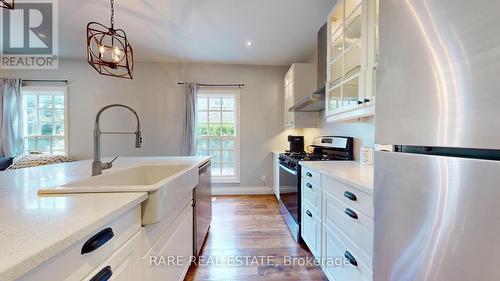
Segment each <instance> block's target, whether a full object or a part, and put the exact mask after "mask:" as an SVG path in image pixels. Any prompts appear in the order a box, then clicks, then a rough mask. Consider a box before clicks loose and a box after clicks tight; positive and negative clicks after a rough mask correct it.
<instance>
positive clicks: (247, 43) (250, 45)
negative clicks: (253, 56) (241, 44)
mask: <svg viewBox="0 0 500 281" xmlns="http://www.w3.org/2000/svg"><path fill="white" fill-rule="evenodd" d="M245 47H247V48H252V47H253V42H252V41H250V40H247V41H246V42H245Z"/></svg>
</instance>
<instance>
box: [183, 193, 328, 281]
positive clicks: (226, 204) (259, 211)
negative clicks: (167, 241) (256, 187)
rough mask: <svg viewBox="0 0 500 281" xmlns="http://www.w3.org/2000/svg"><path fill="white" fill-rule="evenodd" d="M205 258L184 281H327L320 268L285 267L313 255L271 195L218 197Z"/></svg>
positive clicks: (214, 206)
mask: <svg viewBox="0 0 500 281" xmlns="http://www.w3.org/2000/svg"><path fill="white" fill-rule="evenodd" d="M201 255H202V259H201V260H199V265H198V266H191V268H190V270H189V272H188V274H187V276H186V279H185V280H188V281H191V280H234V281H238V280H241V281H243V280H327V279H326V277H325V275H324V274H323V272H322V271H321V269H320V268H319V267H316V266H312V265H310V266H299V265H290V263H289V262H287V264H285V263H284V262H285V259H286V261H290V259H289V258H285V257H298V258H306V257H309V258H312V254H311V253H310V252H309V250H308V249H307V247H306V246H303V247H301V246H299V245H298V244H297V243H296V242H295V240H294V239H293V237H292V235H291V233H290V232H289V231H288V228H287V226H286V224H285V222H284V221H283V218H282V217H281V214H280V212H279V206H278V202H277V201H276V198H275V197H274V196H272V195H259V196H217V197H216V200H215V201H214V202H213V219H212V225H211V228H210V232H209V234H208V237H207V240H206V241H205V246H204V248H203V250H202V253H201ZM253 256H256V257H255V258H254V257H253ZM303 260H304V259H302V260H301V261H303ZM241 263H243V265H242V266H239V265H240V264H241Z"/></svg>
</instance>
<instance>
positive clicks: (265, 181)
mask: <svg viewBox="0 0 500 281" xmlns="http://www.w3.org/2000/svg"><path fill="white" fill-rule="evenodd" d="M260 180H261V181H262V183H264V184H267V176H266V175H262V177H261V178H260Z"/></svg>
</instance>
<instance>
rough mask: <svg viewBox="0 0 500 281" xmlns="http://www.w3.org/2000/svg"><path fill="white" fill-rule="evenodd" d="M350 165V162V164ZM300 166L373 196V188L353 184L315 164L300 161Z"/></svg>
mask: <svg viewBox="0 0 500 281" xmlns="http://www.w3.org/2000/svg"><path fill="white" fill-rule="evenodd" d="M321 163H324V162H321ZM351 163H352V162H351ZM356 163H357V164H358V165H360V167H361V165H362V164H360V163H359V162H356ZM300 165H302V166H304V167H307V168H309V169H313V170H319V171H320V172H321V174H322V175H325V176H327V177H330V178H333V179H335V180H338V181H340V182H342V183H344V184H347V185H349V186H351V187H353V188H355V189H358V190H359V191H361V192H364V193H367V194H369V195H372V196H373V187H369V186H366V185H363V184H360V183H359V182H355V181H352V180H350V179H348V178H346V177H342V176H339V175H337V174H335V173H332V172H330V171H328V170H325V169H324V168H320V167H318V166H317V165H315V162H308V161H301V162H300Z"/></svg>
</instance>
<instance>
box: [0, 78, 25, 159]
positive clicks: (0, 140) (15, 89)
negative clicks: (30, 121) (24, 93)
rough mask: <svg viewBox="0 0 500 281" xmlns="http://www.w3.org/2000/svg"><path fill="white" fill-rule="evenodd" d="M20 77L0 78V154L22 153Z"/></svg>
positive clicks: (15, 154)
mask: <svg viewBox="0 0 500 281" xmlns="http://www.w3.org/2000/svg"><path fill="white" fill-rule="evenodd" d="M22 112H23V111H22V99H21V79H3V78H0V156H11V157H15V156H19V155H21V154H22V153H23V150H24V142H23V137H22V135H23V120H22V119H23V113H22Z"/></svg>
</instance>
